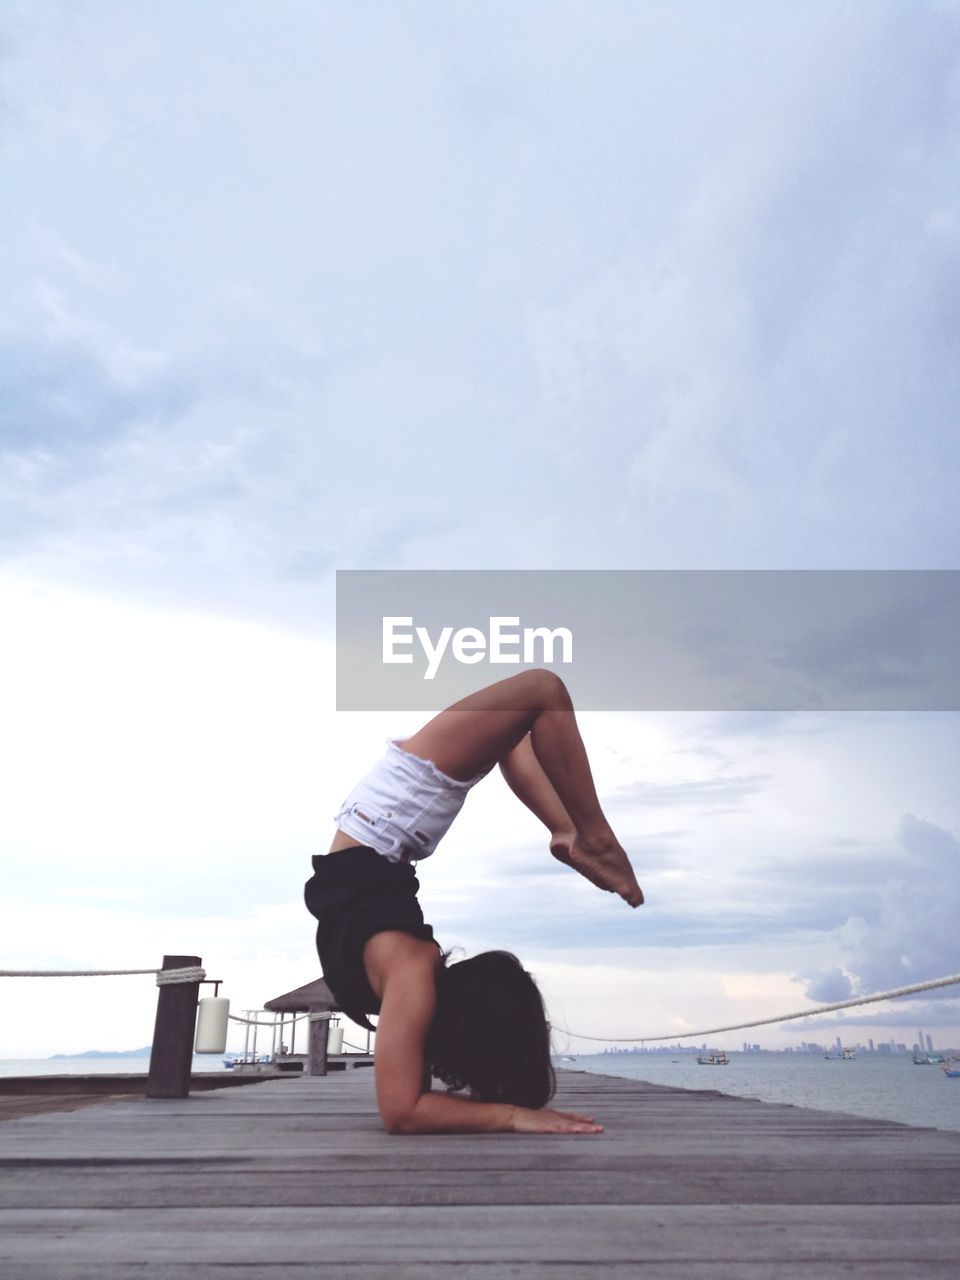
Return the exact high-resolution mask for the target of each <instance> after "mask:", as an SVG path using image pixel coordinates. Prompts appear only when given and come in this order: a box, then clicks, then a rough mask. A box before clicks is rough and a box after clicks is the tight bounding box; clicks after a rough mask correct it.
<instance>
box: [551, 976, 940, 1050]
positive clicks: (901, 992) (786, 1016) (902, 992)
mask: <svg viewBox="0 0 960 1280" xmlns="http://www.w3.org/2000/svg"><path fill="white" fill-rule="evenodd" d="M958 982H960V973H954V974H951V975H950V976H949V977H946V978H933V979H931V980H930V981H929V982H914V983H911V985H910V986H908V987H895V988H894V989H893V990H892V991H878V992H877V993H876V994H875V995H872V996H857V997H855V998H854V999H853V1000H837V1001H835V1002H834V1003H833V1004H820V1005H817V1006H816V1007H815V1008H813V1009H802V1010H800V1012H799V1013H781V1014H778V1015H777V1017H775V1018H757V1019H756V1021H754V1022H737V1023H734V1024H733V1025H732V1026H729V1027H708V1028H707V1029H706V1030H704V1031H668V1032H667V1034H666V1035H663V1036H587V1035H582V1034H581V1033H580V1032H579V1031H568V1030H567V1028H566V1027H554V1028H553V1030H554V1031H560V1032H562V1033H563V1034H564V1035H566V1036H572V1037H573V1039H574V1040H597V1041H601V1042H604V1043H607V1044H649V1043H650V1042H651V1041H654V1040H691V1039H693V1038H695V1037H699V1036H717V1035H720V1034H721V1033H722V1032H724V1031H746V1030H748V1029H749V1028H750V1027H766V1026H769V1025H770V1024H771V1023H773V1022H792V1021H793V1020H794V1019H795V1018H812V1017H813V1016H814V1015H815V1014H818V1013H834V1012H836V1010H838V1009H854V1008H856V1007H857V1006H858V1005H863V1004H876V1003H877V1002H879V1001H881V1000H897V999H899V998H900V997H901V996H912V995H915V994H916V993H917V992H918V991H932V990H933V989H934V988H935V987H949V986H952V985H954V984H955V983H958Z"/></svg>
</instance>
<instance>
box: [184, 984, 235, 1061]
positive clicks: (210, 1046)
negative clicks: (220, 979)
mask: <svg viewBox="0 0 960 1280" xmlns="http://www.w3.org/2000/svg"><path fill="white" fill-rule="evenodd" d="M229 1016H230V1001H229V1000H227V999H226V998H225V997H224V996H204V998H203V999H202V1000H201V1001H200V1003H199V1004H198V1006H197V1035H196V1039H195V1041H194V1045H193V1052H194V1053H223V1051H224V1049H226V1047H227V1019H228V1017H229Z"/></svg>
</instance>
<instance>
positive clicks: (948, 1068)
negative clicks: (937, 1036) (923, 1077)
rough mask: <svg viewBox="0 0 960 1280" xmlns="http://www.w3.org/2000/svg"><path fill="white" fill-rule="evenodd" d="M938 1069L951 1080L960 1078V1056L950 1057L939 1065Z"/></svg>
mask: <svg viewBox="0 0 960 1280" xmlns="http://www.w3.org/2000/svg"><path fill="white" fill-rule="evenodd" d="M940 1070H941V1071H942V1072H943V1074H944V1075H945V1076H949V1077H950V1079H951V1080H960V1058H951V1059H950V1061H949V1062H945V1063H944V1064H943V1065H942V1066H941V1068H940Z"/></svg>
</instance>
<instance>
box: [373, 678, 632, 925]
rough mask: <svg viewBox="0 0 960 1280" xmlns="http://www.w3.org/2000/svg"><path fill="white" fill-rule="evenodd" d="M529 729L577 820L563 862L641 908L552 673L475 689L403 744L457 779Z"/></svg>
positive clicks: (506, 750)
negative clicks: (474, 691) (475, 690)
mask: <svg viewBox="0 0 960 1280" xmlns="http://www.w3.org/2000/svg"><path fill="white" fill-rule="evenodd" d="M527 734H529V735H530V747H531V750H532V753H533V755H534V757H535V758H536V761H537V763H538V764H539V766H540V768H541V769H542V771H543V773H544V775H545V776H546V779H547V780H548V781H549V783H550V784H551V788H552V790H553V792H554V793H555V795H556V797H557V799H559V801H560V804H561V805H562V806H563V809H564V810H565V813H566V815H567V816H568V817H569V819H570V820H571V821H572V824H573V830H574V832H575V835H574V838H573V841H572V843H571V844H570V846H569V850H568V851H567V855H566V856H565V857H564V858H563V859H562V860H563V861H565V862H567V863H568V864H569V865H570V866H572V867H573V868H574V869H575V870H576V871H579V872H580V873H581V875H584V876H586V878H587V879H588V880H591V881H592V882H593V883H594V884H597V885H599V886H600V887H601V888H604V889H609V890H610V891H612V892H613V893H618V894H619V895H620V896H621V897H622V898H624V899H625V900H626V901H627V902H629V903H630V905H631V906H634V907H636V906H639V905H640V903H641V902H643V893H642V892H641V890H640V886H639V885H638V884H637V880H636V876H635V875H634V873H633V868H632V867H631V866H630V860H629V858H628V857H627V855H626V852H625V851H624V849H623V848H622V846H621V845H620V843H619V841H618V840H617V838H616V836H615V835H614V833H613V829H612V828H611V826H610V824H609V822H608V821H607V819H606V817H605V816H604V813H603V810H602V809H601V807H600V801H599V799H598V798H597V792H596V788H595V787H594V783H593V775H592V774H591V772H590V763H589V761H588V760H587V752H586V748H585V747H584V745H583V739H582V738H581V737H580V730H579V728H578V727H577V720H576V716H575V714H574V710H573V703H572V702H571V701H570V695H569V693H568V692H567V689H566V686H565V685H564V683H563V681H562V680H561V679H560V677H559V676H557V675H555V674H554V673H553V672H552V671H545V670H533V671H521V672H520V673H519V674H518V675H515V676H511V677H509V678H508V679H506V680H500V681H498V682H497V683H496V684H494V685H490V686H489V687H488V688H486V689H481V690H479V691H478V692H477V693H473V694H470V696H469V697H467V698H463V699H461V700H460V701H459V702H455V703H454V704H453V706H451V707H448V708H447V709H446V710H445V711H441V712H440V714H439V715H437V716H435V717H434V718H433V719H432V720H431V721H430V722H429V723H428V724H426V725H424V727H423V728H422V729H420V730H419V731H418V732H417V733H415V734H413V736H412V737H410V738H407V739H406V740H405V741H403V742H401V743H400V744H399V745H400V746H401V747H402V748H403V749H404V750H406V751H409V752H410V753H411V754H413V755H415V756H419V757H420V758H421V759H425V760H432V761H433V763H434V764H435V765H436V766H437V768H438V769H440V770H442V772H444V773H446V774H449V775H450V777H452V778H458V779H460V780H462V781H467V780H469V779H470V778H474V777H476V776H477V775H478V774H482V773H486V772H487V771H488V770H489V769H492V768H493V766H494V765H495V764H497V763H499V762H500V761H502V760H503V759H504V758H505V757H507V756H509V755H510V754H511V753H512V752H513V751H514V749H515V748H516V747H517V745H518V744H519V743H520V742H521V741H522V740H523V739H524V738H526V736H527ZM520 759H521V762H522V759H523V758H522V757H520ZM508 768H509V766H508ZM530 776H531V775H530V773H529V770H528V771H527V777H528V778H529V777H530ZM522 785H523V783H522V782H521V786H522ZM537 794H538V798H537V803H543V801H544V797H545V796H546V793H544V792H543V791H542V789H540V790H539V791H538V793H537ZM521 798H523V796H521ZM546 803H547V804H549V803H550V801H549V797H547V798H546ZM531 807H532V806H531ZM534 812H536V809H534ZM549 812H550V811H549V810H548V814H549ZM547 825H548V826H551V825H552V823H551V822H550V821H548V822H547Z"/></svg>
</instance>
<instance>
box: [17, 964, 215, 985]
mask: <svg viewBox="0 0 960 1280" xmlns="http://www.w3.org/2000/svg"><path fill="white" fill-rule="evenodd" d="M145 973H153V974H156V978H157V986H158V987H163V986H166V985H167V984H168V983H177V982H203V981H204V980H205V979H206V976H207V974H206V970H205V969H201V968H200V967H199V965H189V966H186V967H185V968H182V969H0V978H127V977H131V976H133V975H135V974H145Z"/></svg>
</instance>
